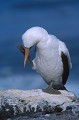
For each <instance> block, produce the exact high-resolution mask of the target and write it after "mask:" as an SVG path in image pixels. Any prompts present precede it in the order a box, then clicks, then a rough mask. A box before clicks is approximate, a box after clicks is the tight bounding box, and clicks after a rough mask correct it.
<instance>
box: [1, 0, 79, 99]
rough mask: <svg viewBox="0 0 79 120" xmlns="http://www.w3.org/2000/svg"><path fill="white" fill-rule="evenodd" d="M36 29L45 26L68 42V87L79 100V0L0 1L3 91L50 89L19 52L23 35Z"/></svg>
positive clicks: (49, 31) (32, 53)
mask: <svg viewBox="0 0 79 120" xmlns="http://www.w3.org/2000/svg"><path fill="white" fill-rule="evenodd" d="M33 26H41V27H44V28H45V29H46V30H47V31H48V33H50V34H53V35H55V36H57V37H58V38H59V39H60V40H62V41H64V42H65V43H66V45H67V47H68V49H69V52H70V55H71V60H72V65H73V68H72V70H71V72H70V76H69V78H68V81H67V83H66V88H67V89H68V90H69V91H72V92H74V93H75V95H76V96H78V97H79V0H1V1H0V90H6V89H22V90H24V89H25V90H27V89H37V88H45V87H47V84H46V83H45V82H44V80H43V79H42V78H41V76H40V75H39V74H38V73H36V72H35V71H33V70H32V68H31V65H30V63H29V62H28V63H27V65H26V68H24V66H23V61H24V56H23V55H22V54H21V53H20V52H19V50H18V49H17V45H19V44H22V38H21V36H22V34H23V33H24V32H25V31H26V30H27V29H28V28H30V27H33ZM34 51H35V49H34V48H33V49H32V50H31V52H30V55H31V57H32V59H33V58H34V56H35V54H34Z"/></svg>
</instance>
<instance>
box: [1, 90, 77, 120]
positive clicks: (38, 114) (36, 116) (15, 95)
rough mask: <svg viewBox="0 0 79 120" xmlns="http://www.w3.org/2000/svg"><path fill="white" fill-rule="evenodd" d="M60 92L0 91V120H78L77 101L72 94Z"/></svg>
mask: <svg viewBox="0 0 79 120" xmlns="http://www.w3.org/2000/svg"><path fill="white" fill-rule="evenodd" d="M60 92H61V94H58V95H57V94H48V93H44V92H43V91H42V90H41V89H37V90H29V91H23V90H5V91H0V120H79V99H77V98H76V96H75V95H74V94H73V93H72V92H68V91H65V90H62V91H60Z"/></svg>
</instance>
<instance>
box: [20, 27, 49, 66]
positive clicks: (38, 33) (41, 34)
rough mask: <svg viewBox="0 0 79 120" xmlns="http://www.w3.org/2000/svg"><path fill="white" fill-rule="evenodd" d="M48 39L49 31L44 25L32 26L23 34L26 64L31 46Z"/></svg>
mask: <svg viewBox="0 0 79 120" xmlns="http://www.w3.org/2000/svg"><path fill="white" fill-rule="evenodd" d="M47 39H48V33H47V31H46V30H45V29H43V28H42V27H32V28H30V29H28V30H27V31H26V32H25V33H24V34H23V35H22V40H23V44H24V47H25V59H24V66H25V64H26V61H27V58H28V55H29V50H30V48H31V47H32V46H34V45H38V44H39V43H42V42H45V41H46V40H47Z"/></svg>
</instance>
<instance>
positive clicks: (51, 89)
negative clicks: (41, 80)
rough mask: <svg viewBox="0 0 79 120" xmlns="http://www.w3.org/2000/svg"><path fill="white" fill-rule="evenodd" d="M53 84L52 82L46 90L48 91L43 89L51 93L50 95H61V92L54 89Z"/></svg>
mask: <svg viewBox="0 0 79 120" xmlns="http://www.w3.org/2000/svg"><path fill="white" fill-rule="evenodd" d="M52 84H53V83H52V82H51V84H50V85H49V86H48V87H47V88H46V89H42V91H43V92H46V93H49V94H57V95H59V94H61V92H60V91H58V90H56V89H54V88H53V87H52V86H53V85H52Z"/></svg>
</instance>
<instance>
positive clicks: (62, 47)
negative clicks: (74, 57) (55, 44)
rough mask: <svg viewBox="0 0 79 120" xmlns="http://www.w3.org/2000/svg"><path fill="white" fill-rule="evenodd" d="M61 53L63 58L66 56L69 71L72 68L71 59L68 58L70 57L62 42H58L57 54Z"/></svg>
mask: <svg viewBox="0 0 79 120" xmlns="http://www.w3.org/2000/svg"><path fill="white" fill-rule="evenodd" d="M62 52H63V54H64V55H65V56H67V59H68V64H69V69H71V68H72V63H71V58H70V55H69V51H68V48H67V47H66V45H65V43H64V42H62V41H59V54H60V55H61V53H62Z"/></svg>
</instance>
